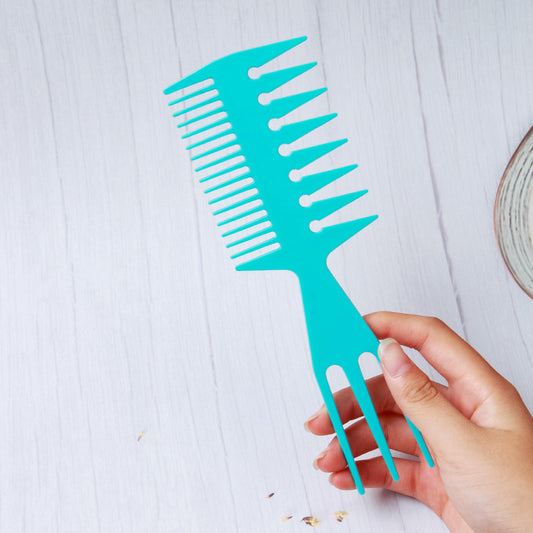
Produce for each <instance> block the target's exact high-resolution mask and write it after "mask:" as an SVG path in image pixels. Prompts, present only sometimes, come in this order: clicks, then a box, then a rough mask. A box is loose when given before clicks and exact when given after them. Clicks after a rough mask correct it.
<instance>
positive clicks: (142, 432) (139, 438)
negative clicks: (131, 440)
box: [137, 431, 146, 442]
mask: <svg viewBox="0 0 533 533" xmlns="http://www.w3.org/2000/svg"><path fill="white" fill-rule="evenodd" d="M145 435H146V431H141V432H140V433H139V436H138V437H137V442H139V441H140V440H141V439H142V438H143V437H144V436H145Z"/></svg>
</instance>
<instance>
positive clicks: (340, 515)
mask: <svg viewBox="0 0 533 533" xmlns="http://www.w3.org/2000/svg"><path fill="white" fill-rule="evenodd" d="M333 514H334V515H335V518H336V519H337V522H342V521H343V520H344V518H345V517H346V516H348V513H347V512H346V511H337V512H336V513H333Z"/></svg>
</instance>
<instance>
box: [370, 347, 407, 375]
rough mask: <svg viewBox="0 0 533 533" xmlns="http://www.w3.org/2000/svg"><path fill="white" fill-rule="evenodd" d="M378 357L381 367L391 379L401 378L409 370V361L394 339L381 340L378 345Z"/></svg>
mask: <svg viewBox="0 0 533 533" xmlns="http://www.w3.org/2000/svg"><path fill="white" fill-rule="evenodd" d="M378 355H379V358H380V360H381V365H382V366H383V368H384V369H385V371H386V372H387V374H389V375H390V376H392V377H393V378H397V377H400V376H402V375H403V374H405V373H406V372H407V371H408V370H409V368H411V364H412V363H411V360H410V359H409V358H408V357H407V355H405V352H404V351H403V350H402V347H401V346H400V345H399V344H398V342H397V341H395V340H394V339H383V340H382V341H381V342H380V343H379V348H378Z"/></svg>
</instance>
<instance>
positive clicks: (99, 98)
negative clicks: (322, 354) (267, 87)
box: [0, 0, 533, 533]
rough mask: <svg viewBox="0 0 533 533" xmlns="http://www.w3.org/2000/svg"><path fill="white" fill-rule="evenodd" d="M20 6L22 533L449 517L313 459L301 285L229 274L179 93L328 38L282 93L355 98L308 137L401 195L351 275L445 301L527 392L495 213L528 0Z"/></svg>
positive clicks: (14, 41)
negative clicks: (175, 101)
mask: <svg viewBox="0 0 533 533" xmlns="http://www.w3.org/2000/svg"><path fill="white" fill-rule="evenodd" d="M0 27H1V28H2V31H1V32H0V74H1V75H0V94H1V99H0V198H1V200H0V202H1V209H0V253H1V256H2V258H3V260H2V261H1V262H0V287H1V292H0V427H1V428H2V430H3V437H2V438H1V439H0V461H1V463H0V464H1V469H0V471H1V473H2V475H1V476H0V531H2V532H4V531H5V532H15V531H28V532H34V531H39V532H48V531H50V532H56V531H59V532H72V531H76V532H114V533H115V532H127V533H132V532H145V531H146V532H155V531H157V532H164V533H171V532H187V533H195V532H206V531H221V532H240V533H244V532H249V531H253V532H257V533H261V532H273V531H280V532H285V531H287V532H290V531H300V530H302V529H304V530H305V529H306V528H307V527H308V526H305V525H304V524H303V523H301V522H299V521H298V520H299V519H300V518H301V517H303V516H306V515H314V516H316V517H318V518H319V519H320V520H321V521H322V524H321V526H320V531H323V532H328V531H340V530H341V529H342V530H343V531H349V532H358V533H361V532H373V531H387V532H389V533H396V532H398V533H399V532H410V533H411V532H427V531H433V532H438V531H445V528H444V526H443V525H442V523H441V522H440V520H439V519H438V518H437V517H436V516H434V515H433V514H432V512H431V511H429V510H428V509H426V508H425V507H424V506H422V505H421V504H419V503H418V502H415V501H412V500H410V499H407V498H403V497H398V496H396V495H394V494H392V493H382V492H379V491H369V493H368V494H367V495H366V496H365V497H359V496H357V495H356V494H354V493H340V492H338V491H336V490H335V489H333V488H332V487H331V486H329V485H328V483H327V479H326V476H324V475H323V474H319V473H317V472H315V471H314V470H313V469H312V468H311V462H312V460H313V458H314V457H315V455H316V454H317V453H318V452H319V451H321V450H322V447H323V446H325V445H326V443H327V439H325V440H321V439H318V438H316V437H312V436H311V435H307V434H306V433H305V432H304V431H303V428H302V424H303V421H304V420H305V419H306V418H307V417H308V416H309V415H310V414H311V413H312V412H313V411H314V410H315V409H316V408H317V407H318V406H319V405H320V397H319V392H318V388H317V386H316V384H315V382H314V377H313V374H312V369H311V365H310V360H309V354H308V347H307V341H306V333H305V324H304V319H303V314H302V307H301V302H300V299H299V298H300V297H299V292H298V287H297V286H296V283H295V279H294V278H293V277H292V276H290V275H288V274H283V273H281V274H275V273H236V272H235V271H234V270H233V265H232V264H231V262H230V261H229V259H228V257H227V255H228V254H227V253H226V251H225V249H224V247H223V245H222V242H221V240H220V238H219V236H218V232H217V229H216V228H215V225H214V223H213V220H212V217H211V215H210V212H209V208H208V206H207V203H206V201H205V198H203V195H202V194H201V192H200V191H201V188H200V187H199V186H198V185H197V184H196V178H195V176H193V172H192V168H191V165H190V163H189V161H188V159H187V156H186V153H185V150H184V149H183V146H182V145H181V143H180V142H179V137H178V135H177V133H176V130H175V125H174V123H173V121H172V119H171V117H170V113H169V110H168V108H167V105H166V104H167V99H166V98H165V97H164V96H163V95H162V89H163V88H164V87H166V86H168V85H169V84H170V83H173V82H174V81H176V80H177V79H179V78H180V76H182V75H185V74H187V73H190V72H192V71H194V70H196V69H197V68H198V67H200V66H201V65H203V64H205V63H207V62H209V61H211V60H213V59H216V58H217V57H220V56H222V55H224V54H227V53H231V52H234V51H237V50H239V49H243V48H248V47H252V46H257V45H261V44H266V43H269V42H273V41H275V40H279V39H285V38H290V37H294V36H299V35H308V36H309V40H308V41H307V43H306V44H305V45H304V46H302V47H299V48H298V49H296V50H294V51H292V52H291V53H290V54H288V55H287V58H286V59H283V60H281V61H282V62H283V61H286V64H287V65H288V64H294V62H295V61H300V60H301V61H312V60H318V61H319V64H320V66H319V68H318V69H314V70H313V71H311V72H310V73H309V74H307V75H306V76H305V78H304V79H302V80H301V81H295V82H294V83H293V84H292V85H291V86H288V87H287V88H286V89H284V90H287V91H288V92H290V91H291V90H296V89H298V88H302V87H309V88H314V87H319V86H321V85H324V84H326V85H327V86H328V87H329V91H328V93H327V96H324V97H321V98H320V100H317V102H316V104H313V105H311V106H310V107H311V108H312V109H310V110H305V111H302V113H303V114H305V113H307V116H311V115H316V114H318V113H322V112H327V111H330V110H331V111H336V112H338V113H339V118H338V119H336V120H335V121H333V122H332V123H331V124H330V125H328V126H327V127H325V128H323V129H324V131H323V132H320V133H317V134H316V135H315V137H313V139H317V140H321V139H330V140H331V139H334V138H341V137H344V136H346V137H348V138H349V139H350V142H349V143H348V144H347V145H346V146H344V147H342V148H341V149H339V150H338V153H335V154H334V155H332V156H331V157H330V158H325V159H326V160H325V162H324V164H331V163H333V162H335V163H336V164H338V165H340V164H344V163H351V162H354V161H355V162H357V163H358V164H359V169H358V170H357V171H356V172H355V173H354V174H353V175H351V176H349V177H346V178H344V179H343V180H342V181H341V183H338V184H334V185H332V186H331V187H330V188H329V192H335V191H340V190H348V189H353V188H366V187H368V188H369V189H370V194H369V195H367V197H365V198H364V199H361V200H360V201H358V202H357V203H356V204H355V205H354V206H352V207H349V208H347V213H346V217H347V218H348V216H350V215H353V214H357V215H366V214H373V213H379V214H380V219H379V221H378V222H376V223H375V224H373V226H372V227H371V228H369V229H367V230H366V231H364V232H362V233H361V234H360V235H358V236H357V237H356V238H354V239H353V240H352V241H350V242H349V243H347V244H346V245H345V246H344V247H343V248H342V249H340V250H339V251H337V252H336V253H335V254H334V255H333V256H332V258H331V267H332V269H333V270H334V272H335V274H336V275H337V276H338V278H339V280H340V281H341V282H342V284H343V286H344V287H345V288H346V290H347V292H348V293H349V294H350V296H351V297H352V298H353V299H354V301H355V302H356V304H357V305H358V307H359V309H360V311H361V312H363V313H365V312H369V311H374V310H378V309H391V310H398V311H408V312H414V313H419V314H431V315H437V316H439V317H441V318H442V319H444V320H445V321H446V322H448V324H450V325H451V326H452V327H454V328H455V329H456V330H457V331H458V332H459V333H461V334H462V335H464V336H465V337H466V338H467V339H468V341H469V342H471V343H472V344H473V345H474V346H475V347H476V348H478V349H479V350H480V352H481V353H482V354H483V355H484V356H485V357H486V358H487V359H488V360H489V361H490V363H491V364H493V365H494V366H495V367H496V368H497V369H498V370H499V371H500V372H502V373H503V374H504V375H505V376H506V377H508V378H509V379H511V380H512V381H513V382H514V383H515V385H516V386H517V387H518V389H519V390H520V392H521V393H522V395H523V397H524V399H525V401H526V402H527V404H528V406H529V407H530V408H531V407H533V390H532V388H531V387H530V381H531V375H532V373H533V368H532V357H533V351H532V349H531V346H533V328H531V323H532V318H533V307H532V305H533V304H532V301H531V299H529V298H528V297H527V296H526V295H525V294H524V293H523V292H522V291H521V290H520V289H519V287H518V286H517V285H516V284H515V282H514V281H513V280H512V278H511V277H510V275H509V274H508V272H507V271H506V269H505V266H504V263H503V261H502V260H501V258H500V256H499V253H498V247H497V244H496V240H495V238H494V232H493V223H492V210H493V204H494V199H495V194H496V190H497V186H498V183H499V180H500V177H501V174H502V172H503V170H504V169H505V166H506V164H507V161H508V159H509V158H510V156H511V155H512V153H513V151H514V149H515V147H516V146H517V144H518V143H519V141H520V140H521V139H522V137H523V136H524V134H525V133H526V131H527V130H528V129H529V127H530V126H531V124H532V123H533V98H532V96H533V93H532V89H531V88H532V87H533V64H532V62H531V53H532V52H533V33H532V32H531V27H533V4H532V3H531V2H529V1H527V0H524V1H518V0H517V1H514V2H503V1H496V0H490V1H489V0H485V1H483V2H482V1H481V0H478V1H472V2H466V3H465V2H460V1H459V0H457V1H453V2H442V1H440V2H439V1H438V0H435V1H434V2H416V1H413V2H407V1H403V0H402V1H391V2H379V3H378V2H372V1H371V0H366V1H363V0H357V1H351V0H345V1H340V0H339V1H335V2H326V1H325V0H317V1H311V0H294V1H291V2H286V1H282V0H255V1H248V0H246V1H245V0H240V1H239V0H223V1H215V0H202V1H200V0H170V1H167V0H165V1H163V0H154V1H147V0H146V1H141V0H139V1H133V0H130V1H128V0H116V1H111V0H110V1H100V2H94V3H89V2H85V1H82V0H74V1H70V2H69V1H66V0H52V1H46V2H45V1H41V0H19V1H17V2H13V1H10V0H3V1H1V0H0ZM343 216H344V214H343ZM425 368H426V369H427V366H425ZM432 375H435V374H432ZM141 432H144V435H143V436H142V438H141V439H140V440H138V437H139V435H140V434H141ZM271 492H274V493H275V495H274V496H273V497H272V498H270V499H266V498H265V496H266V495H268V494H269V493H271ZM338 510H346V511H348V512H349V516H348V517H347V518H346V519H345V521H344V522H343V523H342V524H338V523H337V522H336V521H335V518H334V516H333V513H334V512H335V511H338ZM282 515H293V516H294V518H293V519H292V520H290V521H288V522H286V523H282V522H281V516H282Z"/></svg>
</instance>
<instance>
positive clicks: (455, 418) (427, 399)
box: [305, 312, 533, 533]
mask: <svg viewBox="0 0 533 533" xmlns="http://www.w3.org/2000/svg"><path fill="white" fill-rule="evenodd" d="M365 320H366V322H367V323H368V325H369V326H370V328H371V329H372V330H373V331H374V333H375V334H376V336H377V337H378V339H385V340H383V341H382V342H381V343H380V347H379V356H380V359H381V364H382V368H383V375H380V376H376V377H374V378H372V379H369V380H368V381H367V387H368V390H369V393H370V395H371V397H372V400H373V402H374V407H375V409H376V412H377V413H378V415H379V418H380V422H381V426H382V428H383V432H384V433H385V436H386V438H387V442H388V443H389V446H390V448H391V449H394V450H398V451H401V452H404V453H407V454H409V455H413V456H415V457H420V455H421V452H420V450H419V448H418V446H417V443H416V441H415V438H414V436H413V434H412V433H411V431H410V429H409V427H408V425H407V422H406V420H405V418H404V417H403V416H402V413H404V414H405V415H406V416H407V417H408V418H409V419H410V420H411V421H412V422H413V423H414V424H415V425H416V426H417V427H418V429H419V430H420V431H421V433H422V435H423V436H424V439H425V441H426V443H427V445H428V447H429V449H430V451H431V455H432V457H433V458H434V459H435V467H434V468H430V467H429V466H428V465H427V463H426V462H425V460H424V459H422V460H416V459H415V458H413V460H410V459H399V458H397V459H395V463H396V466H397V468H398V473H399V475H400V480H399V481H397V482H395V481H393V480H392V478H391V475H390V472H389V470H388V469H387V467H386V465H385V462H384V461H383V459H382V458H381V457H376V458H372V459H365V460H358V461H356V464H357V468H358V470H359V474H360V476H361V480H362V482H363V484H364V485H365V486H366V487H380V488H385V489H389V490H392V491H395V492H399V493H401V494H406V495H408V496H411V497H413V498H416V499H417V500H420V501H421V502H422V503H425V504H426V505H428V506H429V507H430V508H431V509H433V510H434V511H435V512H436V513H437V514H438V515H439V516H440V517H441V519H442V520H443V521H444V522H445V524H446V525H447V527H448V528H449V529H450V531H452V532H454V533H455V532H460V533H463V532H471V531H475V532H480V533H491V532H503V531H505V532H515V531H516V532H518V531H520V532H531V531H533V502H532V500H533V418H532V416H531V414H530V413H529V411H528V409H527V407H526V406H525V405H524V403H523V401H522V399H521V398H520V395H519V394H518V392H517V390H516V389H515V388H514V387H513V385H512V384H511V383H509V382H508V381H507V380H506V379H504V378H503V377H502V376H501V375H500V374H498V373H497V372H496V371H495V370H494V369H493V368H492V367H491V366H490V365H489V364H488V363H487V362H486V361H485V360H484V359H483V358H482V357H481V355H479V354H478V353H477V352H476V351H475V350H474V349H473V348H472V347H471V346H470V345H469V344H467V343H466V342H465V341H464V340H463V339H461V338H460V337H459V336H458V335H456V334H455V333H454V332H453V331H452V330H451V329H449V328H448V327H447V326H446V325H445V324H444V323H443V322H441V321H440V320H438V319H435V318H428V317H422V316H415V315H404V314H399V313H389V312H379V313H373V314H370V315H367V316H366V317H365ZM391 337H392V338H394V339H396V341H397V342H396V341H395V340H393V339H392V338H391ZM398 343H400V344H403V345H404V346H409V347H412V348H415V349H417V350H418V351H419V352H420V353H421V354H422V355H423V356H424V358H425V359H427V360H428V361H429V363H431V365H432V366H434V367H435V369H436V370H438V371H439V372H440V374H442V376H444V378H445V379H446V380H447V382H448V386H447V387H446V386H444V385H441V384H438V383H435V382H432V381H431V380H430V379H429V378H428V377H427V376H426V375H425V374H424V373H423V372H422V371H421V370H420V369H419V368H418V367H417V366H416V365H414V363H412V362H411V360H410V359H409V358H408V357H407V355H406V354H405V352H404V351H403V350H402V348H401V346H400V344H398ZM334 396H335V403H336V405H337V409H338V411H339V414H340V416H341V419H342V422H343V423H344V424H345V423H347V422H349V421H351V420H356V419H359V420H357V421H356V422H354V423H353V424H352V425H351V426H349V428H347V430H346V434H347V437H348V440H349V442H350V446H351V449H352V452H353V454H354V457H358V456H360V455H362V454H364V453H366V452H369V451H371V450H375V449H377V445H376V443H375V441H374V438H373V436H372V433H371V432H370V429H369V427H368V425H367V423H366V422H365V420H364V418H360V417H362V412H361V410H360V408H359V406H358V405H357V402H356V400H355V398H354V395H353V393H352V391H351V389H349V388H347V389H343V390H340V391H338V392H337V393H336V394H335V395H334ZM305 426H306V429H308V430H309V431H310V432H311V433H314V434H315V435H329V434H333V433H334V430H333V426H332V425H331V422H330V419H329V416H328V414H327V411H326V409H325V407H322V409H321V410H320V411H319V412H318V413H317V414H315V415H314V416H312V417H311V418H310V419H309V420H308V421H307V422H306V423H305ZM314 465H315V467H316V468H318V469H320V470H322V471H323V472H330V473H331V475H330V482H331V483H332V484H333V485H334V486H335V487H337V488H339V489H354V488H355V485H354V482H353V479H352V476H351V474H350V471H349V470H348V469H347V466H346V461H345V459H344V455H343V453H342V451H341V448H340V446H339V443H338V441H337V438H336V437H335V438H334V439H333V440H332V441H331V443H330V444H329V446H328V447H327V448H326V450H325V451H324V452H322V453H321V454H320V455H319V456H318V457H317V459H316V460H315V463H314Z"/></svg>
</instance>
